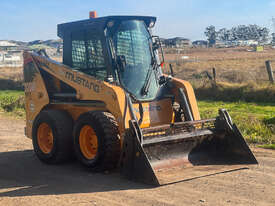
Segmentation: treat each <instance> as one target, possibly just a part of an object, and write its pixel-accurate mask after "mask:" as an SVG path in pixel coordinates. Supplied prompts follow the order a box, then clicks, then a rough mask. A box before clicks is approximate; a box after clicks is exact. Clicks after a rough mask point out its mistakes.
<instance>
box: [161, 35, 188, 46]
mask: <svg viewBox="0 0 275 206" xmlns="http://www.w3.org/2000/svg"><path fill="white" fill-rule="evenodd" d="M164 44H165V46H166V47H169V48H187V47H190V46H191V45H192V44H191V41H190V39H186V38H182V37H175V38H171V39H165V40H164Z"/></svg>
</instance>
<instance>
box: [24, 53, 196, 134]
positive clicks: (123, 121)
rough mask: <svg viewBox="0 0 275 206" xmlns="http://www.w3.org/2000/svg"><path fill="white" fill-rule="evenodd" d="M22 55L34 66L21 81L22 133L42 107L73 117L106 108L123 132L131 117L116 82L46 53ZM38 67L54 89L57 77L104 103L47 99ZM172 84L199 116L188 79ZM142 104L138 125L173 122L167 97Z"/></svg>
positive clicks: (85, 96)
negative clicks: (24, 121)
mask: <svg viewBox="0 0 275 206" xmlns="http://www.w3.org/2000/svg"><path fill="white" fill-rule="evenodd" d="M24 57H25V58H31V59H32V60H33V62H35V68H36V69H37V70H38V72H37V74H36V75H35V78H34V81H33V82H32V83H28V84H26V85H25V86H26V89H25V92H26V111H27V129H26V131H27V132H26V135H27V136H28V137H29V138H31V137H32V135H31V125H32V122H33V120H34V119H35V117H36V116H37V115H38V114H39V112H40V111H41V110H42V109H43V108H49V109H60V110H66V111H68V113H69V114H70V115H71V116H72V118H73V119H74V120H77V118H78V117H79V116H80V115H81V114H83V113H85V112H88V111H95V110H100V111H108V112H110V113H112V114H113V115H114V117H115V118H116V121H117V122H118V125H119V131H120V134H123V132H124V130H125V128H128V127H129V125H128V122H129V120H130V119H131V115H130V112H129V108H127V107H126V106H127V103H126V94H125V92H124V90H123V89H122V88H121V87H120V86H117V85H115V84H111V83H108V82H105V81H101V80H97V79H95V78H94V77H92V76H89V75H87V74H85V73H82V72H80V71H77V70H73V69H72V68H70V67H68V66H65V65H63V64H60V63H58V62H55V61H53V60H50V59H48V58H46V57H42V56H39V55H36V54H30V53H28V52H25V53H24ZM38 68H40V70H44V71H46V72H48V73H49V74H50V75H51V76H53V79H54V84H55V87H56V88H57V90H60V81H62V82H65V83H66V84H67V85H69V86H71V87H72V88H74V89H75V91H76V98H77V100H79V101H82V100H86V101H88V100H90V101H91V100H93V101H100V102H103V103H104V104H103V105H101V106H78V105H74V104H71V103H69V102H68V103H67V102H65V103H64V104H54V103H51V101H50V99H49V97H48V93H47V89H46V87H45V84H44V81H43V78H42V76H41V74H40V72H39V69H38ZM34 84H35V85H37V86H36V88H35V89H30V86H32V85H34ZM173 84H174V85H176V87H177V88H183V89H184V91H185V92H186V95H187V98H188V99H189V103H190V107H191V110H192V114H193V116H194V119H195V120H198V119H200V116H199V111H198V108H197V102H196V99H195V95H194V91H193V89H192V87H191V85H190V84H189V83H188V82H186V81H183V80H179V79H173ZM38 85H39V86H38ZM173 93H175V97H176V99H175V101H177V98H178V94H177V90H173ZM32 103H33V104H34V105H37V106H36V107H35V108H31V106H30V105H31V104H32ZM38 105H39V106H38ZM142 105H143V110H144V115H143V121H142V123H141V128H145V127H151V126H157V125H162V124H170V123H173V122H174V111H173V108H172V100H171V99H170V98H166V99H162V100H157V101H151V102H143V103H142ZM133 107H134V113H135V115H136V117H137V119H139V118H140V114H139V109H138V108H139V105H138V104H137V103H134V104H133ZM121 137H123V135H121Z"/></svg>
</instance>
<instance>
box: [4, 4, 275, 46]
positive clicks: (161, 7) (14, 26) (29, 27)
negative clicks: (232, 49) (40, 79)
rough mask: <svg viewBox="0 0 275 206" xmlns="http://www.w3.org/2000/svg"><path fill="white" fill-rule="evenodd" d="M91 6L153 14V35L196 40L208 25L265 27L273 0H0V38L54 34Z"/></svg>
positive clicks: (273, 12)
mask: <svg viewBox="0 0 275 206" xmlns="http://www.w3.org/2000/svg"><path fill="white" fill-rule="evenodd" d="M92 10H96V11H97V13H98V16H108V15H149V16H156V17H157V23H156V26H155V29H154V34H155V35H158V36H160V37H164V38H170V37H176V36H179V37H185V38H190V39H192V40H196V39H205V36H204V30H205V28H206V27H207V26H209V25H214V26H215V27H216V28H217V29H220V28H224V27H225V28H231V27H232V26H237V25H240V24H246V25H247V24H258V25H260V26H265V27H268V28H270V29H271V28H272V21H271V19H272V17H275V0H109V1H107V0H1V1H0V39H1V40H20V41H32V40H37V39H41V40H47V39H57V38H58V37H57V35H56V33H57V31H56V30H57V24H59V23H65V22H71V21H76V20H83V19H87V18H88V16H89V11H92ZM272 32H273V31H272ZM274 32H275V31H274Z"/></svg>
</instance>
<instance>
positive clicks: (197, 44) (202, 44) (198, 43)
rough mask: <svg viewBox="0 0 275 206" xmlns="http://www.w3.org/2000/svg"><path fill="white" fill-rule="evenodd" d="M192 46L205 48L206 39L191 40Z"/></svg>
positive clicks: (206, 44)
mask: <svg viewBox="0 0 275 206" xmlns="http://www.w3.org/2000/svg"><path fill="white" fill-rule="evenodd" d="M192 45H193V47H196V48H197V47H202V48H206V47H207V46H208V41H206V40H196V41H193V42H192Z"/></svg>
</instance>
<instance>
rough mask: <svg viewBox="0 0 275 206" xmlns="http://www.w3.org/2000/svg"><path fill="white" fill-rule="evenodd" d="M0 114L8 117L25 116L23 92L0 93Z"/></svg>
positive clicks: (5, 91) (7, 91) (8, 91)
mask: <svg viewBox="0 0 275 206" xmlns="http://www.w3.org/2000/svg"><path fill="white" fill-rule="evenodd" d="M0 112H1V113H5V114H7V115H10V116H15V117H19V118H20V117H24V116H25V100H24V92H23V91H16V90H2V91H0Z"/></svg>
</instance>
